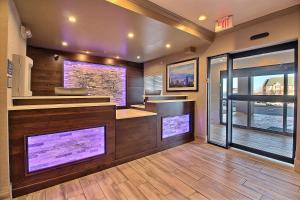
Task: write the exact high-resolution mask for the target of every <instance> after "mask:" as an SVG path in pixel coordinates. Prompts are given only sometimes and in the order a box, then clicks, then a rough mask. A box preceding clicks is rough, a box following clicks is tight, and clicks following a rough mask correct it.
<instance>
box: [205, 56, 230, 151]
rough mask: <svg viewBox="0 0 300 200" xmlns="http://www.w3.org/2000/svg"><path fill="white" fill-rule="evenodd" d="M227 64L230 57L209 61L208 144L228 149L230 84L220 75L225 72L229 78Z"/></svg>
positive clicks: (218, 57) (212, 58)
mask: <svg viewBox="0 0 300 200" xmlns="http://www.w3.org/2000/svg"><path fill="white" fill-rule="evenodd" d="M227 64H228V55H220V56H215V57H211V58H209V59H208V71H207V72H208V73H207V74H208V77H207V80H208V84H207V86H208V96H207V97H208V98H207V99H208V110H209V112H208V113H207V114H208V115H207V119H208V123H207V125H208V126H207V128H208V142H209V143H213V144H216V145H219V146H222V147H228V130H227V129H228V126H227V111H228V105H227V95H228V93H227V89H228V84H227V79H223V77H222V76H220V74H221V73H222V72H224V73H226V76H227ZM220 82H221V84H220ZM220 85H221V87H220Z"/></svg>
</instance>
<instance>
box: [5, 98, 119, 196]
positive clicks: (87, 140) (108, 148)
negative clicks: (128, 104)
mask: <svg viewBox="0 0 300 200" xmlns="http://www.w3.org/2000/svg"><path fill="white" fill-rule="evenodd" d="M115 116H116V106H115V104H113V103H109V102H108V103H84V104H56V105H55V104H53V105H30V106H14V107H11V108H10V109H9V134H10V135H9V145H10V177H11V182H12V189H13V196H19V195H23V194H27V193H29V192H33V191H36V190H39V189H43V188H45V187H49V186H51V185H55V184H58V183H61V182H64V181H67V180H71V179H74V178H78V177H80V176H84V175H87V174H90V173H93V172H96V171H99V170H101V169H104V168H107V166H110V164H111V163H112V162H113V161H114V159H115Z"/></svg>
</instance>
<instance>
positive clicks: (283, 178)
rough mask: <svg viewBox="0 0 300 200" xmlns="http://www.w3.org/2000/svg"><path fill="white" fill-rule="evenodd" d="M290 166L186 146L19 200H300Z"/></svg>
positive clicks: (202, 146)
mask: <svg viewBox="0 0 300 200" xmlns="http://www.w3.org/2000/svg"><path fill="white" fill-rule="evenodd" d="M299 189H300V174H297V173H296V172H294V171H293V168H292V167H291V166H288V165H285V164H281V163H278V162H275V161H274V162H273V161H271V160H267V159H263V158H261V157H256V156H254V155H251V154H248V153H244V152H240V151H237V150H230V149H229V150H226V149H223V148H220V147H216V146H213V145H210V144H197V143H188V144H184V145H181V146H178V147H175V148H172V149H168V150H165V151H163V152H160V153H157V154H154V155H150V156H147V157H144V158H141V159H138V160H135V161H131V162H129V163H125V164H122V165H119V166H116V167H113V168H110V169H107V170H104V171H101V172H98V173H95V174H92V175H89V176H86V177H82V178H79V179H76V180H73V181H69V182H66V183H63V184H60V185H56V186H54V187H51V188H47V189H44V190H41V191H38V192H35V193H32V194H29V195H26V196H22V197H19V198H16V199H17V200H25V199H26V200H56V199H58V200H60V199H62V200H63V199H68V200H69V199H74V200H81V199H83V200H85V199H87V200H97V199H99V200H119V199H120V200H123V199H124V200H143V199H149V200H159V199H161V200H207V199H212V200H228V199H235V200H244V199H245V200H249V199H253V200H276V199H280V200H281V199H282V200H299V199H300V190H299Z"/></svg>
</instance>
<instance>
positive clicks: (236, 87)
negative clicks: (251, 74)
mask: <svg viewBox="0 0 300 200" xmlns="http://www.w3.org/2000/svg"><path fill="white" fill-rule="evenodd" d="M232 93H233V94H238V95H246V94H248V77H234V78H233V79H232Z"/></svg>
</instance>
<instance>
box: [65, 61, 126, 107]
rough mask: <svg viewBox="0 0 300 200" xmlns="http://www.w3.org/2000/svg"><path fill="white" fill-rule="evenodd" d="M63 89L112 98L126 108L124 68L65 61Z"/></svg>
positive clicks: (118, 104)
mask: <svg viewBox="0 0 300 200" xmlns="http://www.w3.org/2000/svg"><path fill="white" fill-rule="evenodd" d="M64 87H66V88H87V89H88V92H89V95H93V96H94V95H100V96H112V98H113V99H112V101H114V102H116V104H117V106H126V67H121V66H120V67H119V66H110V65H101V64H93V63H87V62H75V61H68V60H65V61H64Z"/></svg>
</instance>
